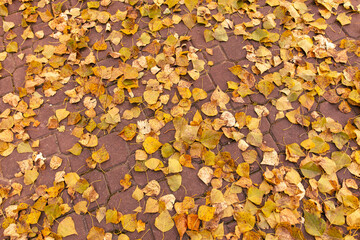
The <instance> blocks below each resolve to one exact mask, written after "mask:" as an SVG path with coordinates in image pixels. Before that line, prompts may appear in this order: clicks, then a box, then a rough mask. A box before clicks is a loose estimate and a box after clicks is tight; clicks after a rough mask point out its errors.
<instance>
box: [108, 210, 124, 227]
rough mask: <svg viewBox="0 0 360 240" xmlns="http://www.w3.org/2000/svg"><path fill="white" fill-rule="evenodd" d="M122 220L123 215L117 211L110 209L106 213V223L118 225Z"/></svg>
mask: <svg viewBox="0 0 360 240" xmlns="http://www.w3.org/2000/svg"><path fill="white" fill-rule="evenodd" d="M120 220H121V213H120V212H118V211H117V210H116V209H113V210H112V209H108V210H107V211H106V223H114V224H118V223H119V222H120Z"/></svg>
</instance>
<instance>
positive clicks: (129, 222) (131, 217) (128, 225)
mask: <svg viewBox="0 0 360 240" xmlns="http://www.w3.org/2000/svg"><path fill="white" fill-rule="evenodd" d="M121 225H122V226H123V228H124V229H125V230H126V231H129V232H135V230H136V227H137V221H136V214H126V215H124V216H123V217H122V218H121Z"/></svg>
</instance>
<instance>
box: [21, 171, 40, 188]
mask: <svg viewBox="0 0 360 240" xmlns="http://www.w3.org/2000/svg"><path fill="white" fill-rule="evenodd" d="M38 176H39V173H38V172H37V170H36V169H32V170H25V174H24V183H25V185H30V184H33V183H34V182H35V181H36V179H37V178H38Z"/></svg>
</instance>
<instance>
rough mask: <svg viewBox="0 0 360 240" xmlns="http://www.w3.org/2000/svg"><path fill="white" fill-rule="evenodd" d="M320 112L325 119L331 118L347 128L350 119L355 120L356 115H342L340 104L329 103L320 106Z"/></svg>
mask: <svg viewBox="0 0 360 240" xmlns="http://www.w3.org/2000/svg"><path fill="white" fill-rule="evenodd" d="M319 111H320V112H321V113H323V115H324V117H331V118H332V119H334V120H335V121H337V122H339V123H340V124H341V125H343V126H345V125H346V124H347V121H348V120H349V119H350V118H354V117H355V116H356V113H355V112H354V111H351V112H350V113H342V112H340V111H339V109H338V104H331V103H329V102H326V101H325V102H322V103H320V104H319Z"/></svg>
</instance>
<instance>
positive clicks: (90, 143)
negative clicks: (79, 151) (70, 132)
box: [79, 133, 98, 147]
mask: <svg viewBox="0 0 360 240" xmlns="http://www.w3.org/2000/svg"><path fill="white" fill-rule="evenodd" d="M79 143H81V145H83V146H85V147H96V146H97V145H98V138H97V136H96V135H92V134H90V133H85V134H83V135H82V136H81V139H80V140H79Z"/></svg>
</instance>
